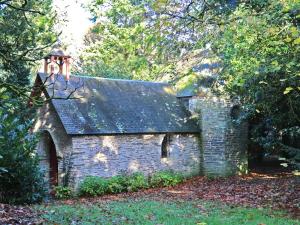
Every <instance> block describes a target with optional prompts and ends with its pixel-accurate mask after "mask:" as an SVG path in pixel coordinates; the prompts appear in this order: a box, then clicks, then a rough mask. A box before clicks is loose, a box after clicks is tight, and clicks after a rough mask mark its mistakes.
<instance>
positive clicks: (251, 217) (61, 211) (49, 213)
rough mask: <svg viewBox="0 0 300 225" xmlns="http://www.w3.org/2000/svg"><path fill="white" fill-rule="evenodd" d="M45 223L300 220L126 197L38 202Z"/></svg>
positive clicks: (210, 224) (281, 224)
mask: <svg viewBox="0 0 300 225" xmlns="http://www.w3.org/2000/svg"><path fill="white" fill-rule="evenodd" d="M38 209H40V210H42V212H43V215H42V218H43V219H45V221H44V223H45V224H72V222H74V220H76V222H77V223H79V224H147V225H148V224H149V225H150V224H172V225H182V224H185V225H219V224H222V225H241V224H247V225H257V224H272V225H293V224H299V220H296V219H290V218H287V216H286V215H285V214H283V213H282V212H278V211H275V210H268V209H254V208H249V207H247V208H246V207H237V206H227V205H224V204H222V203H212V202H203V201H196V200H189V201H186V200H185V201H180V202H179V201H149V200H137V201H134V200H127V201H113V202H109V203H101V204H73V205H57V204H56V205H47V206H46V207H45V206H39V207H38Z"/></svg>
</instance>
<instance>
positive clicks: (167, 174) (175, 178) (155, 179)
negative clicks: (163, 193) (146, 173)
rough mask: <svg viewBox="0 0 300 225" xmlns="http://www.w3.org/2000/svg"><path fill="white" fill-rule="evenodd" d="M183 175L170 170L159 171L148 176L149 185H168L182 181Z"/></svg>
mask: <svg viewBox="0 0 300 225" xmlns="http://www.w3.org/2000/svg"><path fill="white" fill-rule="evenodd" d="M183 180H184V179H183V176H182V175H181V174H179V173H175V172H172V171H161V172H157V173H154V174H153V175H152V176H151V177H150V182H149V183H150V187H170V186H174V185H176V184H179V183H181V182H182V181H183Z"/></svg>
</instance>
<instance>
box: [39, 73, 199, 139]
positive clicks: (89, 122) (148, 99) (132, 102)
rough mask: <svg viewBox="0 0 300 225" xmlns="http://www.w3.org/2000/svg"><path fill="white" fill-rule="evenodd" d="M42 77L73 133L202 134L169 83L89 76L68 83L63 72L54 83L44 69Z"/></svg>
mask: <svg viewBox="0 0 300 225" xmlns="http://www.w3.org/2000/svg"><path fill="white" fill-rule="evenodd" d="M38 79H41V81H43V82H44V83H45V85H46V95H48V97H53V99H52V100H51V101H52V103H53V105H54V108H55V110H56V111H57V113H58V115H59V117H60V120H61V122H62V124H63V126H64V128H65V130H66V132H67V133H68V134H70V135H79V134H85V135H88V134H89V135H90V134H125V133H126V134H142V133H143V134H145V133H148V134H149V133H198V132H199V128H198V126H197V121H195V120H194V119H191V118H190V117H191V115H190V113H189V112H188V111H187V110H186V109H185V107H184V106H183V105H182V103H181V102H180V100H178V99H177V98H176V95H175V93H174V91H173V89H172V88H171V87H170V86H169V85H168V84H166V83H154V82H145V81H133V80H117V79H104V78H93V77H83V76H71V77H70V80H69V82H68V83H67V82H66V81H65V79H64V77H63V76H62V75H58V76H57V75H56V76H55V78H54V81H51V79H49V78H47V75H45V74H43V73H39V74H38ZM75 89H76V91H75V92H74V90H75ZM70 93H72V95H71V98H69V99H66V98H68V96H69V95H70Z"/></svg>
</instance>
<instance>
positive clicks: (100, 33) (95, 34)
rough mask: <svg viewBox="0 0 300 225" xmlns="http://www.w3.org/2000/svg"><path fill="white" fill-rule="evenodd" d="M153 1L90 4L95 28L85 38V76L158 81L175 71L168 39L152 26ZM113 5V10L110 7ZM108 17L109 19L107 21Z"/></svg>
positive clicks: (105, 1) (82, 56) (83, 54)
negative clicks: (168, 48)
mask: <svg viewBox="0 0 300 225" xmlns="http://www.w3.org/2000/svg"><path fill="white" fill-rule="evenodd" d="M149 2H151V1H147V0H146V1H130V0H125V1H123V0H117V1H113V2H111V1H107V0H104V1H97V0H94V1H92V2H91V4H90V5H89V9H90V11H91V13H92V14H93V16H94V20H95V21H96V22H95V25H94V26H93V27H92V29H90V31H89V33H88V34H87V35H86V38H85V45H86V46H87V47H86V49H85V51H84V52H83V53H82V55H81V59H82V69H83V73H87V74H90V75H92V76H101V77H110V78H111V77H112V78H125V79H143V80H155V79H157V77H158V76H159V75H160V74H161V73H165V72H167V71H170V70H172V68H171V66H170V64H166V63H165V62H170V61H171V52H169V53H168V54H169V55H168V56H166V55H164V54H163V52H162V51H167V50H166V49H165V48H164V47H163V46H164V44H165V43H167V42H168V40H167V39H168V38H167V36H166V35H165V34H163V33H161V32H160V30H156V29H154V27H152V26H151V25H150V23H151V12H150V11H149V10H150V8H149V6H150V5H149ZM108 6H109V7H108ZM104 18H105V19H104Z"/></svg>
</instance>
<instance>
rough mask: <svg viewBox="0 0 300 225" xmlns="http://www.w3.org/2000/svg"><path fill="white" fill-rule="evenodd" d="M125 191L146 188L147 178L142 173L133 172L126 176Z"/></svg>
mask: <svg viewBox="0 0 300 225" xmlns="http://www.w3.org/2000/svg"><path fill="white" fill-rule="evenodd" d="M126 183H127V191H137V190H139V189H142V188H147V187H148V186H149V185H148V180H147V178H146V177H145V175H144V174H142V173H134V174H132V175H130V176H128V177H127V182H126Z"/></svg>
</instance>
